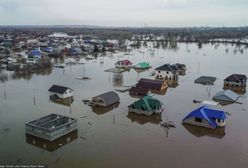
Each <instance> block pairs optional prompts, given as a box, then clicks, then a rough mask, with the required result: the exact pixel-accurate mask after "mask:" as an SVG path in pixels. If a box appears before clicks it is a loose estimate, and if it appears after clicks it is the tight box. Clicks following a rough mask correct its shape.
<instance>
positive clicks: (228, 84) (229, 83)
mask: <svg viewBox="0 0 248 168" xmlns="http://www.w3.org/2000/svg"><path fill="white" fill-rule="evenodd" d="M246 81H247V76H246V75H242V74H232V75H230V76H228V77H227V78H226V79H224V89H231V90H234V91H245V90H246Z"/></svg>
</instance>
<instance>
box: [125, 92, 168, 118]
mask: <svg viewBox="0 0 248 168" xmlns="http://www.w3.org/2000/svg"><path fill="white" fill-rule="evenodd" d="M128 108H129V112H133V113H136V114H143V115H147V116H150V115H152V114H154V113H155V114H160V113H162V111H163V104H162V102H160V101H159V100H158V99H155V98H153V97H151V96H145V97H143V98H141V99H140V100H138V101H136V102H134V103H133V104H131V105H129V106H128Z"/></svg>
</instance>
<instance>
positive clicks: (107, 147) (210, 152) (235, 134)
mask: <svg viewBox="0 0 248 168" xmlns="http://www.w3.org/2000/svg"><path fill="white" fill-rule="evenodd" d="M227 47H228V48H229V52H226V48H227ZM139 50H141V51H144V53H142V52H139V51H138V50H134V51H132V52H131V53H132V54H133V55H124V53H115V54H113V56H109V55H110V54H107V55H106V56H105V57H104V63H100V62H101V61H102V58H100V57H98V58H97V59H96V60H90V61H88V63H87V64H85V65H82V64H81V65H80V64H78V65H72V66H67V67H66V68H65V69H64V70H63V69H59V68H54V69H53V70H51V71H48V72H47V73H44V74H34V75H32V76H29V77H28V80H27V79H24V78H22V77H16V78H15V79H13V78H12V77H11V74H10V73H9V74H8V80H7V81H6V83H5V87H4V84H3V83H1V84H0V163H8V164H11V163H12V164H31V163H33V164H48V165H49V168H50V167H51V168H69V167H70V168H72V167H86V168H102V167H108V168H109V167H119V168H120V167H123V168H126V167H149V168H159V167H161V168H165V167H166V168H175V167H184V168H192V167H201V168H208V167H216V168H217V167H218V168H220V167H223V168H234V167H237V168H247V167H248V159H247V158H248V133H247V129H248V122H247V119H248V100H247V94H244V95H243V96H242V97H241V98H240V99H239V102H242V103H243V104H242V105H241V104H231V105H227V106H217V108H218V109H221V110H224V111H227V112H229V113H230V114H231V115H228V116H227V117H228V118H227V124H226V127H225V129H218V130H215V131H212V130H207V129H202V128H196V127H192V126H188V125H186V126H184V125H182V123H181V121H182V119H183V118H184V117H185V116H186V115H187V114H188V113H189V112H191V111H192V110H193V109H195V108H197V107H199V106H200V104H194V103H193V102H192V101H193V99H196V100H211V97H212V96H213V95H214V94H215V93H216V92H218V91H221V90H222V87H223V79H224V78H225V77H227V76H228V75H230V74H232V73H242V74H246V75H248V68H247V63H248V52H247V51H246V50H244V52H243V53H240V52H236V53H234V52H233V51H234V50H235V47H234V46H231V45H228V46H225V45H219V46H217V47H216V46H215V45H210V44H209V45H203V48H202V49H199V48H198V46H197V45H196V44H188V45H187V44H184V43H182V44H178V48H177V49H176V50H170V49H162V48H160V49H155V55H154V56H151V55H150V51H149V50H148V48H141V49H139ZM124 58H127V59H129V60H131V61H132V62H133V63H138V62H142V61H148V62H150V65H151V66H152V67H153V68H156V67H158V66H160V65H162V64H165V63H177V62H179V63H184V64H186V66H187V72H186V75H184V76H179V81H178V83H179V85H178V86H177V87H175V88H169V89H168V90H167V92H166V94H165V95H155V97H156V98H158V99H160V100H161V101H162V102H163V104H164V107H165V111H164V113H163V114H162V115H161V117H159V116H157V117H156V116H153V117H151V118H147V117H144V116H137V115H132V114H128V109H127V106H128V105H130V104H131V103H133V102H134V101H135V100H137V98H132V97H130V96H129V94H128V92H125V93H118V94H119V96H120V100H121V101H120V104H119V105H117V106H115V107H113V108H109V109H104V111H101V110H100V111H99V109H92V108H91V107H89V106H87V105H85V104H84V103H82V99H90V98H91V97H92V96H96V95H98V94H100V93H104V92H107V91H110V90H114V89H115V87H118V86H121V85H123V84H128V83H135V82H136V81H137V80H138V79H139V78H141V77H146V78H153V77H150V76H149V74H150V72H149V71H145V72H142V73H137V72H136V71H134V70H131V71H130V72H124V73H123V78H122V80H119V81H115V80H114V79H113V76H114V74H113V73H109V72H104V70H106V69H109V68H113V67H114V63H115V62H116V61H117V60H118V59H124ZM83 70H84V72H83ZM83 73H85V76H88V77H91V80H87V81H83V80H77V79H75V77H76V76H79V75H82V74H83ZM201 75H209V76H215V77H217V78H218V79H217V81H216V82H215V85H213V86H210V87H209V86H203V85H198V84H194V80H195V79H196V78H198V77H199V76H201ZM53 84H58V85H63V86H67V87H70V88H72V89H73V90H74V91H75V96H74V101H73V103H72V105H71V107H70V106H68V105H67V104H66V103H65V104H63V103H54V102H51V101H49V93H48V91H47V90H48V89H49V87H50V86H51V85H53ZM4 88H5V91H6V97H5V94H4ZM50 113H57V114H62V115H66V116H70V117H74V118H76V119H78V130H77V131H76V132H73V135H69V136H70V137H69V140H68V137H64V138H62V139H60V140H59V142H54V144H50V145H49V144H46V145H44V144H45V143H47V142H42V140H39V139H37V140H35V139H32V138H34V137H30V136H26V134H25V123H26V122H29V121H32V120H34V119H36V118H39V117H42V116H45V115H47V114H50ZM167 120H169V121H173V122H174V124H175V126H176V128H170V129H169V130H165V129H164V128H162V127H161V126H160V123H161V122H163V121H164V122H165V121H167ZM32 142H37V143H35V144H36V145H34V144H33V143H32ZM53 145H55V147H54V146H53ZM56 145H57V147H56ZM44 148H45V149H44Z"/></svg>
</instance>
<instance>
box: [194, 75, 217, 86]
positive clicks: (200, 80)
mask: <svg viewBox="0 0 248 168" xmlns="http://www.w3.org/2000/svg"><path fill="white" fill-rule="evenodd" d="M215 81H216V77H212V76H201V77H199V78H197V79H196V80H195V83H198V84H203V85H207V84H208V85H213V84H214V82H215Z"/></svg>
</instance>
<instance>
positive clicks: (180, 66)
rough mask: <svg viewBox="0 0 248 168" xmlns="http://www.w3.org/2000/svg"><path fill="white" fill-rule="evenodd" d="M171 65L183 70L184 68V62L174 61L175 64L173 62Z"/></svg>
mask: <svg viewBox="0 0 248 168" xmlns="http://www.w3.org/2000/svg"><path fill="white" fill-rule="evenodd" d="M173 65H174V66H176V67H177V68H178V69H180V70H185V69H186V65H185V64H180V63H176V64H173Z"/></svg>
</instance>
